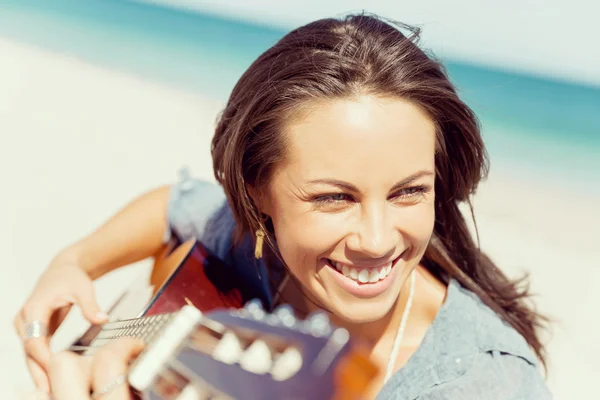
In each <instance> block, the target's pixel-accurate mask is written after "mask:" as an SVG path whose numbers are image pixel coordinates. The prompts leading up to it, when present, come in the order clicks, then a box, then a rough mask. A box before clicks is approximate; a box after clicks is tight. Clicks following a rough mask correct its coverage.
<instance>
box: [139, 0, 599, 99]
mask: <svg viewBox="0 0 600 400" xmlns="http://www.w3.org/2000/svg"><path fill="white" fill-rule="evenodd" d="M138 1H143V2H149V3H158V4H163V5H169V6H174V7H183V8H187V9H193V10H200V11H204V12H208V13H211V14H217V15H221V16H226V17H231V18H235V19H242V20H245V21H251V22H259V23H262V24H267V25H270V26H274V27H279V28H283V29H285V30H289V29H291V28H294V27H296V26H299V25H302V24H305V23H307V22H310V21H312V20H315V19H319V18H323V17H330V16H337V15H340V14H344V13H347V12H354V11H362V10H366V11H368V12H373V13H377V14H379V15H382V16H384V17H386V18H391V19H395V20H398V21H401V22H405V23H409V24H413V25H418V26H421V27H422V28H423V34H422V38H423V44H424V45H425V46H427V47H428V48H430V49H432V50H433V51H434V52H435V53H436V54H437V55H439V56H442V57H447V58H449V59H453V60H455V61H467V62H469V63H473V64H476V65H482V66H493V67H499V68H502V69H507V70H510V71H515V72H522V73H528V74H535V75H541V76H546V77H550V78H555V79H559V80H566V81H571V82H576V83H583V84H588V85H591V86H596V87H600V44H599V42H600V24H598V23H597V15H598V14H600V3H599V2H594V1H591V0H569V1H565V0H502V1H499V0H454V1H448V0H426V1H422V0H419V1H416V0H413V1H402V0H394V1H390V0H368V1H365V0H301V1H300V0H299V1H294V2H292V1H281V0H245V1H242V0H138Z"/></svg>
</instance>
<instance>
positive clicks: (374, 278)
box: [369, 269, 379, 283]
mask: <svg viewBox="0 0 600 400" xmlns="http://www.w3.org/2000/svg"><path fill="white" fill-rule="evenodd" d="M377 281H379V272H378V271H377V270H376V269H372V270H371V273H370V274H369V282H371V283H375V282H377Z"/></svg>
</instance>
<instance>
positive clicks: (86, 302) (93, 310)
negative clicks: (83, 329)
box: [75, 281, 108, 324]
mask: <svg viewBox="0 0 600 400" xmlns="http://www.w3.org/2000/svg"><path fill="white" fill-rule="evenodd" d="M75 298H76V301H77V305H78V306H79V308H80V309H81V313H82V314H83V316H84V317H85V318H86V319H87V320H88V321H90V322H91V323H93V324H103V323H105V322H107V321H108V315H107V314H106V313H105V312H103V311H102V309H101V308H100V306H99V305H98V302H97V301H96V295H95V292H94V285H93V284H92V283H91V281H90V282H89V284H88V285H82V286H80V287H79V288H78V290H77V292H76V293H75Z"/></svg>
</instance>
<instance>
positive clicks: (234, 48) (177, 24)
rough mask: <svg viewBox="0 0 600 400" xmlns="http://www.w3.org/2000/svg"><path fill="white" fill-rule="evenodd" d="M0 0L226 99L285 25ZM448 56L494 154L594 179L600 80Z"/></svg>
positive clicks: (62, 42) (80, 48)
mask: <svg viewBox="0 0 600 400" xmlns="http://www.w3.org/2000/svg"><path fill="white" fill-rule="evenodd" d="M1 4H2V5H0V36H4V37H8V38H12V39H15V40H18V41H22V42H26V43H29V44H32V45H35V46H39V47H42V48H45V49H50V50H52V51H56V52H60V53H67V54H70V55H72V56H74V57H77V58H80V59H82V60H85V61H87V62H90V63H93V64H96V65H101V66H104V67H108V68H112V69H117V70H121V71H124V72H128V73H131V74H135V75H136V76H138V77H142V78H145V79H148V80H152V81H155V82H160V83H162V84H165V85H169V86H175V87H177V88H180V89H184V90H187V91H190V92H194V93H202V94H204V95H207V96H209V97H212V98H214V99H216V100H220V101H224V100H226V98H227V96H228V94H229V92H230V91H231V89H232V88H233V86H234V84H235V82H236V80H237V79H238V78H239V77H240V75H241V74H242V73H243V72H244V70H245V69H246V68H247V67H248V66H249V65H250V64H251V63H252V61H253V60H254V59H255V58H256V57H257V56H258V55H259V54H261V53H262V52H263V51H264V50H266V49H267V48H268V47H269V46H271V45H272V44H274V43H275V42H276V41H277V40H278V39H279V38H281V37H282V36H283V35H284V34H285V33H286V32H285V31H282V30H278V29H272V28H268V27H265V26H260V25H253V24H249V23H244V22H240V21H234V20H226V19H223V18H218V17H214V16H210V15H203V14H199V13H191V12H185V11H180V10H175V9H169V8H164V7H159V6H155V5H148V4H142V3H137V2H129V1H118V0H104V1H99V0H85V1H76V0H51V1H48V0H45V1H44V0H36V1H33V0H4V1H3V2H2V3H1ZM425 29H427V28H426V26H425ZM445 64H446V66H447V68H448V71H449V73H450V75H451V78H452V80H453V81H454V82H455V84H456V85H457V87H458V88H459V91H460V93H461V95H462V96H463V98H464V99H465V100H466V101H467V103H468V104H470V105H471V106H472V107H473V108H474V110H475V111H476V112H477V113H478V115H479V116H480V118H481V120H482V123H483V127H484V137H485V140H486V142H487V144H488V149H489V152H490V155H491V157H492V163H494V162H498V163H507V164H510V165H512V166H513V167H514V166H517V167H520V166H525V167H526V168H527V171H529V172H534V173H538V172H544V173H545V175H547V176H555V175H560V176H562V177H567V178H568V179H570V180H573V179H575V180H576V179H580V180H581V181H582V182H586V181H588V183H589V179H590V178H592V179H595V180H596V179H597V177H598V176H599V174H600V88H593V87H586V86H580V85H574V84H569V83H562V82H557V81H551V80H546V79H541V78H537V77H533V76H526V75H519V74H515V73H510V72H505V71H500V70H492V69H485V68H481V67H475V66H472V65H467V64H464V63H457V62H453V61H452V60H445ZM492 165H493V164H492ZM574 172H576V173H574ZM578 177H579V178H578Z"/></svg>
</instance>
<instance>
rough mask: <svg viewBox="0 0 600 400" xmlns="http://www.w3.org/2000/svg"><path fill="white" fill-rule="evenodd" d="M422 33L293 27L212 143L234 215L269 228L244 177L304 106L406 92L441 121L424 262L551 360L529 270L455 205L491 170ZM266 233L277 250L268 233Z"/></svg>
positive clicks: (263, 60) (322, 23)
mask: <svg viewBox="0 0 600 400" xmlns="http://www.w3.org/2000/svg"><path fill="white" fill-rule="evenodd" d="M393 25H396V26H398V27H400V28H402V29H406V30H408V31H409V32H410V33H411V34H410V35H409V36H408V37H407V36H405V35H404V34H403V33H402V32H401V31H400V30H399V29H397V28H396V27H395V26H393ZM419 34H420V30H419V29H417V28H414V27H410V26H407V25H404V24H400V23H388V22H385V21H384V20H382V19H381V18H380V17H377V16H373V15H365V14H360V15H348V16H346V17H344V18H342V19H333V18H328V19H322V20H318V21H315V22H312V23H309V24H307V25H305V26H302V27H300V28H298V29H295V30H293V31H291V32H290V33H288V34H287V35H285V36H284V37H283V38H282V39H281V40H279V42H278V43H276V44H275V45H274V46H273V47H271V48H270V49H268V50H267V51H266V52H264V53H263V54H262V55H261V56H260V57H258V59H257V60H256V61H255V62H254V63H253V64H252V65H251V66H250V67H249V68H248V70H247V71H246V72H245V73H244V74H243V75H242V77H241V78H240V80H239V81H238V83H237V84H236V86H235V88H234V89H233V92H232V93H231V96H230V97H229V101H228V103H227V106H226V108H225V109H224V110H223V112H222V114H221V115H220V117H219V120H218V124H217V128H216V132H215V136H214V138H213V142H212V157H213V167H214V172H215V177H216V179H217V180H218V182H219V183H220V184H221V185H222V186H223V188H224V189H225V192H226V194H227V197H228V201H229V203H230V206H231V208H232V211H233V213H234V216H235V218H236V221H237V229H238V231H237V238H240V237H241V236H242V235H244V234H247V233H248V232H254V231H255V230H257V229H258V228H264V223H263V221H262V219H261V216H260V213H259V211H258V210H257V208H256V207H255V204H254V202H253V201H252V199H251V196H250V193H249V192H248V185H251V186H253V187H257V188H260V187H262V186H263V185H265V184H266V183H267V182H268V180H269V177H270V174H271V172H272V170H273V166H274V165H276V164H277V163H278V162H279V161H280V160H282V158H283V157H284V149H285V142H284V140H285V138H284V135H282V131H283V128H284V126H285V124H287V123H289V121H290V118H294V117H297V116H298V110H300V109H301V108H302V106H304V105H307V104H308V103H309V102H314V101H315V100H324V99H342V98H351V97H355V96H358V95H360V94H371V95H377V96H385V97H396V98H402V99H406V100H409V101H411V102H412V103H413V104H416V105H418V106H419V107H421V108H422V109H423V110H425V111H426V112H427V113H428V115H429V116H430V117H431V118H432V120H433V121H434V122H435V124H436V127H437V147H438V148H437V152H436V160H435V162H436V172H437V177H436V183H435V193H436V205H435V212H436V221H435V226H434V232H433V236H432V239H431V241H430V244H429V246H428V249H427V251H426V252H425V255H424V257H423V260H422V263H423V264H424V265H425V266H426V267H427V268H428V269H429V270H430V271H431V272H433V273H434V274H436V275H438V276H443V275H444V273H446V274H447V275H448V276H451V277H454V278H456V279H457V280H458V281H459V282H460V283H461V284H462V285H463V286H465V287H466V288H467V289H469V290H471V291H472V292H474V293H475V294H477V295H478V296H479V297H480V298H481V299H482V301H484V302H485V303H486V304H487V305H488V306H489V307H491V308H492V309H493V310H494V311H496V312H497V313H498V314H499V315H500V316H501V317H502V318H503V319H504V320H505V321H506V322H508V323H509V324H510V325H512V326H513V327H514V328H515V329H516V330H517V331H518V332H519V333H520V334H521V335H522V336H523V337H524V338H525V339H526V340H527V342H528V343H529V345H530V346H531V348H532V349H533V350H534V351H535V352H536V354H537V356H538V358H539V359H540V361H541V362H542V364H543V365H544V367H545V366H546V363H545V350H544V346H543V344H542V343H541V341H540V339H539V337H538V332H537V331H538V329H539V328H541V327H542V326H543V322H545V318H544V317H542V316H541V315H539V314H538V313H536V312H535V311H534V310H533V309H532V308H530V307H531V306H527V305H526V304H525V302H524V301H525V300H526V299H527V298H528V297H529V296H530V294H529V289H528V287H525V288H523V289H520V288H519V286H520V284H521V283H522V282H523V280H524V279H525V278H526V277H524V278H523V279H522V280H519V281H510V280H509V279H508V278H507V277H506V276H505V275H504V274H503V273H502V271H501V270H500V269H499V268H498V267H497V266H496V265H495V264H494V263H493V262H492V261H491V260H490V259H489V258H488V257H487V256H486V255H485V254H483V253H482V252H481V251H480V249H479V248H478V246H477V245H476V244H475V242H474V240H473V238H472V236H471V234H470V232H469V230H468V228H467V224H466V221H465V219H464V216H463V215H462V213H461V212H460V210H459V204H460V203H461V202H466V203H467V204H468V205H469V207H470V208H471V214H473V209H472V206H471V202H470V196H471V195H472V194H473V193H474V192H475V190H476V188H477V185H478V183H479V181H480V180H481V179H482V178H484V177H485V176H486V175H487V171H488V162H487V153H486V150H485V147H484V144H483V141H482V138H481V135H480V126H479V121H478V119H477V117H476V116H475V114H474V113H473V111H472V110H471V109H470V108H469V107H468V106H467V105H466V104H465V103H464V102H463V101H461V100H460V99H459V97H458V95H457V93H456V90H455V88H454V86H453V85H452V83H451V82H450V81H449V78H448V76H447V73H446V71H445V68H444V66H443V65H442V64H441V63H440V62H438V61H437V60H435V58H434V57H433V56H432V55H428V54H426V53H425V52H424V51H423V50H421V49H420V48H419V47H418V40H419ZM472 216H473V215H472ZM266 240H267V242H268V243H269V244H270V246H271V248H273V249H274V242H273V240H272V237H271V235H270V234H267V237H266Z"/></svg>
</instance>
